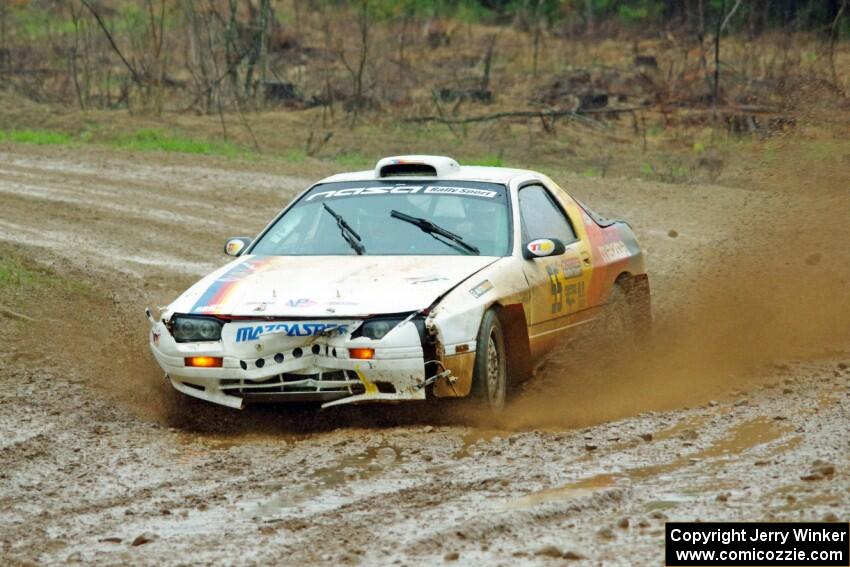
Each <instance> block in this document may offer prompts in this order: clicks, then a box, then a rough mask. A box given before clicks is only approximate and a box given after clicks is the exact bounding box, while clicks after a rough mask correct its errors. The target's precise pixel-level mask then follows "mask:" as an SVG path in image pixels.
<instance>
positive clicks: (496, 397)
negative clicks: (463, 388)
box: [472, 309, 508, 412]
mask: <svg viewBox="0 0 850 567" xmlns="http://www.w3.org/2000/svg"><path fill="white" fill-rule="evenodd" d="M477 344H478V346H477V349H476V350H477V352H476V353H475V368H474V371H473V374H472V396H473V397H474V398H475V399H476V400H477V401H478V402H479V403H480V404H481V405H482V406H484V407H486V408H487V409H489V410H491V411H494V412H499V411H501V410H502V409H503V408H504V407H505V399H506V397H507V392H508V371H507V360H505V335H504V332H503V330H502V323H501V321H499V315H498V313H497V312H496V311H495V310H493V309H490V310H488V311H487V312H486V313H485V314H484V318H483V319H482V320H481V328H480V329H479V330H478V343H477Z"/></svg>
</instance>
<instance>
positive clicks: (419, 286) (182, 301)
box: [169, 256, 499, 318]
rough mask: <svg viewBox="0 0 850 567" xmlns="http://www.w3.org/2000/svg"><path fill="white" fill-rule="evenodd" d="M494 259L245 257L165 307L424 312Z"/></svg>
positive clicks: (261, 313)
mask: <svg viewBox="0 0 850 567" xmlns="http://www.w3.org/2000/svg"><path fill="white" fill-rule="evenodd" d="M498 259H499V258H498V257H492V256H245V257H242V258H239V259H237V260H235V261H234V262H231V263H230V264H227V265H226V266H224V267H223V268H220V269H219V270H217V271H215V272H213V273H212V274H210V275H208V276H207V277H205V278H204V279H202V280H201V281H199V282H198V283H196V284H195V285H193V286H192V287H191V288H189V289H188V290H187V291H186V292H185V293H184V294H183V295H182V296H180V298H178V299H177V301H175V302H174V303H172V304H171V305H170V306H169V310H170V311H172V312H175V313H193V314H209V315H233V316H256V317H324V318H328V317H352V316H357V317H362V316H367V315H374V314H379V313H403V312H410V311H417V310H419V309H424V308H426V307H428V306H429V305H431V304H432V303H433V302H434V301H435V300H436V299H437V298H438V297H440V296H441V295H443V294H444V293H446V292H447V291H449V290H450V289H452V288H453V287H455V286H456V285H457V284H459V283H460V282H462V281H464V280H465V279H467V278H468V277H470V276H471V275H473V274H475V273H476V272H478V271H480V270H481V269H483V268H484V267H486V266H488V265H490V264H492V263H493V262H495V261H497V260H498Z"/></svg>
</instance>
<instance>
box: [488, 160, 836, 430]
mask: <svg viewBox="0 0 850 567" xmlns="http://www.w3.org/2000/svg"><path fill="white" fill-rule="evenodd" d="M793 167H794V165H793V164H787V165H786V166H785V167H784V168H781V169H780V171H778V172H777V175H775V176H773V177H772V179H768V180H765V183H764V186H763V187H760V188H757V189H754V190H753V195H752V198H751V199H749V200H748V201H749V205H748V206H747V208H746V210H742V211H740V213H741V214H740V216H739V217H738V218H730V219H729V222H730V224H732V225H733V226H734V228H732V229H730V227H719V229H720V230H724V231H727V232H728V233H729V235H730V236H729V238H728V239H727V240H725V241H724V242H723V244H722V245H720V246H717V247H716V249H711V250H705V249H694V250H693V251H692V253H693V254H698V255H700V256H701V257H702V258H704V259H703V260H701V261H699V263H698V265H699V267H698V268H697V269H696V270H695V271H693V272H691V273H682V272H678V273H677V276H676V280H675V281H674V282H673V283H672V284H671V285H668V286H667V287H668V289H667V290H666V291H667V292H668V293H665V294H664V295H663V296H659V295H658V294H655V295H654V297H653V301H654V302H656V303H657V302H666V305H665V311H666V313H667V316H666V317H665V318H664V319H663V320H656V321H655V325H654V332H653V336H652V337H651V339H650V340H649V342H648V343H647V344H645V345H643V346H641V347H639V348H632V349H625V348H624V345H623V344H619V343H615V344H611V342H610V341H606V337H605V336H600V335H604V331H603V329H602V328H601V327H600V328H597V329H596V330H593V331H591V332H590V333H589V334H587V335H585V336H581V337H577V338H576V339H575V340H574V342H573V343H572V344H568V345H563V346H562V347H560V349H559V350H558V351H557V352H556V353H555V354H553V355H552V356H551V358H550V360H549V362H548V363H547V364H546V365H545V366H544V367H543V368H542V369H541V370H540V372H539V373H538V375H537V376H535V378H534V379H533V380H532V381H531V383H529V386H528V388H527V390H526V391H525V392H524V393H523V394H521V395H519V396H518V399H517V400H516V401H515V403H514V404H513V406H512V407H511V408H510V410H509V411H508V412H507V413H506V416H505V418H504V425H505V427H508V428H519V429H524V428H540V427H552V428H563V427H585V426H590V425H594V424H597V423H601V422H604V421H608V420H613V419H617V418H622V417H626V416H632V415H637V414H639V413H642V412H647V411H656V410H666V409H672V408H680V407H686V406H695V405H700V404H705V403H706V402H708V401H709V400H711V399H712V398H713V397H722V396H724V395H725V394H728V393H730V392H732V391H735V390H738V391H743V392H746V391H747V390H748V388H750V387H752V386H753V385H754V382H755V381H758V380H759V378H758V376H759V375H760V370H763V372H761V375H765V374H772V379H773V380H778V379H779V378H778V377H777V375H776V372H775V371H774V372H769V370H768V369H767V368H766V367H768V366H779V367H781V366H782V365H783V364H784V362H787V361H789V360H792V359H810V358H817V357H822V356H829V355H830V354H835V352H836V351H841V350H845V351H846V349H847V348H848V345H850V324H848V321H850V293H848V291H850V286H848V282H850V228H848V222H847V219H848V213H850V196H848V195H847V194H846V189H847V187H846V186H845V185H844V181H846V179H845V180H844V181H842V178H845V177H846V174H843V173H841V172H829V171H820V172H818V173H817V176H816V177H817V179H818V181H817V182H816V183H812V178H810V177H809V175H808V174H807V173H806V172H804V171H796V170H792V168H793ZM653 260H656V261H657V259H653V258H652V257H650V258H649V272H650V281H652V263H653ZM671 302H672V304H671Z"/></svg>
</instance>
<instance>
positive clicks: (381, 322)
mask: <svg viewBox="0 0 850 567" xmlns="http://www.w3.org/2000/svg"><path fill="white" fill-rule="evenodd" d="M402 321H404V318H403V317H398V318H395V319H370V320H369V321H366V322H365V323H363V326H362V327H360V335H361V336H364V337H367V338H369V339H374V340H376V341H378V340H381V339H383V338H384V337H385V336H386V335H387V333H389V332H390V331H392V330H393V329H394V328H395V327H396V325H398V324H399V323H401V322H402Z"/></svg>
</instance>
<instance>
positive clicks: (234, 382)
mask: <svg viewBox="0 0 850 567" xmlns="http://www.w3.org/2000/svg"><path fill="white" fill-rule="evenodd" d="M219 388H220V389H222V390H224V391H225V392H227V393H228V394H235V395H242V396H250V395H254V394H263V395H266V394H308V393H310V394H312V393H328V394H332V393H339V394H346V395H353V394H362V393H363V392H364V391H365V388H364V386H363V383H362V382H361V381H360V380H358V379H357V376H356V375H355V374H354V373H353V372H349V371H347V370H334V371H331V372H320V373H318V374H277V375H275V376H271V377H269V378H267V379H265V380H261V381H260V380H241V379H225V380H221V382H219Z"/></svg>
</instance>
